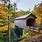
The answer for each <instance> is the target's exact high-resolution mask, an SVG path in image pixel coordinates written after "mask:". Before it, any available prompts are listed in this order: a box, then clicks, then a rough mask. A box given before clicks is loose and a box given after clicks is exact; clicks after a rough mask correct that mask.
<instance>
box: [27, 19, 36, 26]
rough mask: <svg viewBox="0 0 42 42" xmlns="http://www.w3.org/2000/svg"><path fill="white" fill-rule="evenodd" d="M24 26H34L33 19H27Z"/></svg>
mask: <svg viewBox="0 0 42 42" xmlns="http://www.w3.org/2000/svg"><path fill="white" fill-rule="evenodd" d="M26 25H27V26H34V25H35V19H32V18H29V19H28V20H27V21H26Z"/></svg>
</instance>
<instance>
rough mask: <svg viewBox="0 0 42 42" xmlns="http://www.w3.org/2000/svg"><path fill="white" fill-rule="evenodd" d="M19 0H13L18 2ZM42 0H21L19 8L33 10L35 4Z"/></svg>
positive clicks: (12, 0)
mask: <svg viewBox="0 0 42 42" xmlns="http://www.w3.org/2000/svg"><path fill="white" fill-rule="evenodd" d="M16 1H17V0H11V2H12V3H13V2H16ZM41 1H42V0H20V1H19V2H18V3H17V8H18V10H28V9H30V10H32V9H33V7H34V5H35V4H38V3H40V2H41Z"/></svg>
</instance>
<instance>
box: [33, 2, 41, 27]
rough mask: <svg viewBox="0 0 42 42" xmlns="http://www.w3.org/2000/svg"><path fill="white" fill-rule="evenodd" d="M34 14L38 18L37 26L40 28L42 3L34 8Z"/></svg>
mask: <svg viewBox="0 0 42 42" xmlns="http://www.w3.org/2000/svg"><path fill="white" fill-rule="evenodd" d="M32 13H33V14H34V15H36V16H37V19H36V22H37V25H38V26H40V24H41V18H42V17H41V16H42V2H41V3H40V4H38V5H35V6H34V10H33V11H32Z"/></svg>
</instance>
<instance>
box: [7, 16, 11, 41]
mask: <svg viewBox="0 0 42 42" xmlns="http://www.w3.org/2000/svg"><path fill="white" fill-rule="evenodd" d="M10 29H11V28H10V18H9V16H8V36H9V42H11V38H10V37H11V32H10Z"/></svg>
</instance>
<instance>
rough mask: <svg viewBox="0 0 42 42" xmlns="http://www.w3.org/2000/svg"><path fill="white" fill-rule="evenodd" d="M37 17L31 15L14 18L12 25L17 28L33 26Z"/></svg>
mask: <svg viewBox="0 0 42 42" xmlns="http://www.w3.org/2000/svg"><path fill="white" fill-rule="evenodd" d="M36 18H37V17H36V16H35V15H33V14H32V13H29V14H26V15H24V16H20V17H17V18H15V20H14V24H15V25H16V26H18V27H22V28H24V27H26V26H35V19H36Z"/></svg>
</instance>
